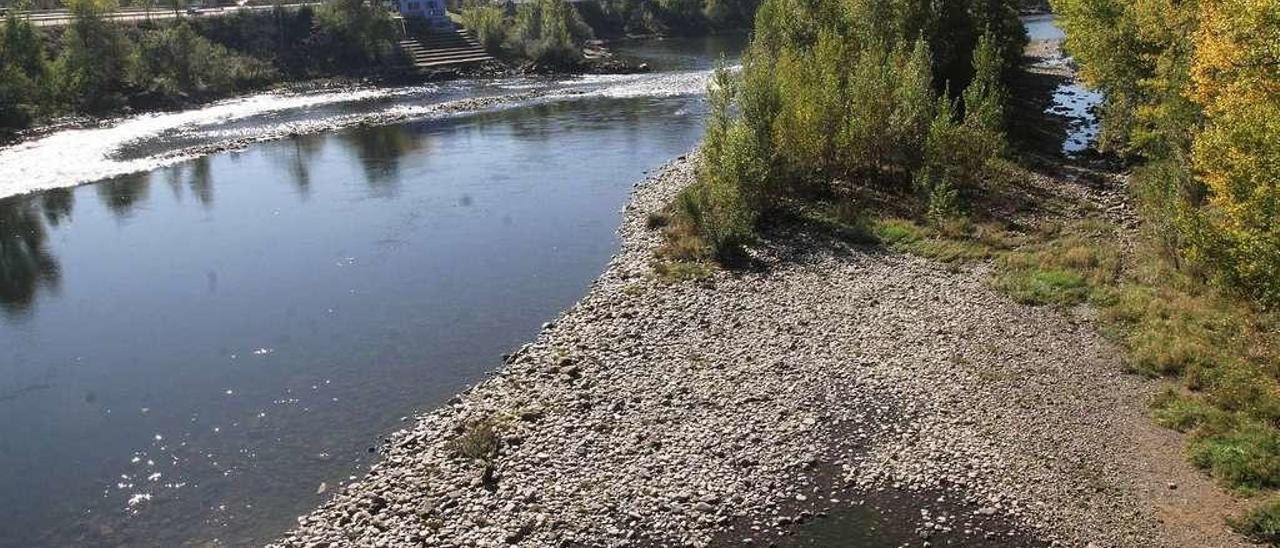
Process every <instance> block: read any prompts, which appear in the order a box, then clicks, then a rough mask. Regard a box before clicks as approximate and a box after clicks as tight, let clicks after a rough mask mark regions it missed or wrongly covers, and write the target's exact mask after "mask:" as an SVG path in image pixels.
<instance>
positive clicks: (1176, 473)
mask: <svg viewBox="0 0 1280 548" xmlns="http://www.w3.org/2000/svg"><path fill="white" fill-rule="evenodd" d="M1037 47H1041V48H1047V49H1045V51H1046V52H1048V53H1050V54H1053V55H1057V49H1056V45H1049V46H1045V45H1044V44H1038V45H1037ZM1033 51H1035V50H1033ZM1040 72H1041V73H1040V75H1039V77H1037V78H1038V79H1037V78H1032V79H1030V82H1031V85H1033V86H1042V87H1044V89H1043V90H1040V92H1037V93H1041V92H1043V93H1041V94H1046V93H1049V92H1050V91H1051V90H1052V89H1053V88H1054V86H1056V85H1057V83H1058V82H1060V81H1062V79H1065V78H1068V77H1069V74H1064V73H1063V71H1062V70H1061V67H1048V68H1043V70H1041V71H1040ZM1023 91H1026V90H1023ZM1033 91H1034V90H1033ZM1044 110H1045V107H1044V106H1043V105H1030V109H1029V111H1030V112H1044ZM1028 125H1031V124H1028ZM1036 125H1037V127H1039V126H1040V125H1043V124H1042V123H1039V122H1038V123H1037V124H1036ZM1032 133H1033V135H1032V136H1031V137H1032V138H1039V137H1036V136H1035V135H1034V132H1032ZM1056 146H1058V143H1050V148H1049V150H1055V149H1054V148H1053V147H1056ZM1059 162H1062V160H1052V159H1050V157H1046V159H1044V160H1042V163H1043V164H1044V165H1041V166H1039V167H1040V169H1039V172H1038V173H1037V174H1033V176H1032V177H1030V179H1029V180H1028V181H1025V183H1022V187H1021V188H1016V189H1011V190H1013V191H1014V192H1016V193H1021V194H1023V195H1025V196H1028V197H1034V199H1035V201H1036V204H1037V207H1036V208H1033V209H1032V210H1027V211H1023V210H1021V209H1018V210H1017V211H1015V212H1014V213H1012V214H1013V215H1015V216H1022V217H1025V218H1019V219H1017V222H1018V224H1020V225H1022V226H1035V225H1036V224H1037V223H1039V222H1044V221H1054V220H1059V219H1069V218H1072V217H1073V216H1078V215H1079V214H1080V212H1082V211H1107V212H1115V215H1116V219H1115V221H1116V222H1117V223H1120V224H1122V225H1127V224H1128V223H1127V220H1128V217H1129V216H1128V215H1127V214H1125V211H1126V209H1127V208H1126V206H1125V205H1124V202H1125V199H1124V192H1123V190H1122V189H1121V187H1120V185H1121V184H1122V183H1123V181H1122V179H1121V178H1118V177H1109V176H1085V174H1086V172H1087V171H1088V169H1087V168H1086V167H1085V166H1083V165H1081V164H1074V165H1067V164H1061V165H1056V166H1055V165H1054V164H1055V163H1059ZM694 164H695V159H692V158H681V159H679V160H677V161H675V162H673V163H671V164H670V165H668V166H667V167H666V168H664V169H663V170H661V172H660V173H658V174H656V175H654V176H653V177H651V178H650V179H648V180H646V181H644V182H642V183H641V184H639V185H637V187H636V189H635V192H634V194H633V198H632V200H631V203H630V204H629V206H628V207H627V209H626V212H625V215H624V220H623V224H622V227H621V229H620V234H621V241H622V245H621V250H620V252H619V253H618V254H617V255H616V256H615V258H614V259H613V260H612V262H611V263H610V264H609V266H608V268H607V269H606V271H605V272H604V273H603V274H602V275H601V276H600V278H599V279H598V280H597V281H596V283H595V284H594V285H593V286H592V288H591V290H590V291H589V293H588V294H587V295H586V296H585V297H584V298H583V299H582V300H581V301H580V302H579V303H578V304H576V305H575V306H573V307H572V308H570V309H569V310H567V311H566V312H565V313H564V314H563V315H562V316H561V317H560V318H559V319H557V320H556V321H555V322H554V323H552V324H548V325H547V326H546V328H545V329H544V330H543V331H542V333H541V334H539V336H538V337H537V338H536V339H535V340H534V341H533V342H532V343H530V344H528V345H526V346H525V347H523V348H521V349H520V350H519V351H518V352H516V353H514V354H513V355H512V356H509V357H508V358H507V360H506V363H505V364H504V366H503V367H502V368H501V369H500V370H499V371H498V372H497V373H496V374H495V375H494V376H493V377H492V378H491V379H490V380H488V381H485V382H483V383H480V384H479V385H477V386H476V387H474V388H473V389H471V390H470V391H468V392H466V393H464V394H462V395H460V396H458V397H457V398H455V399H454V400H453V401H451V402H450V403H449V405H447V406H446V407H444V408H442V409H439V410H437V411H435V412H432V413H430V414H427V415H425V416H422V417H420V418H419V419H418V420H417V422H416V424H415V425H414V426H413V427H412V428H408V429H405V430H402V431H400V432H397V433H396V434H395V435H393V436H392V437H391V438H390V440H389V442H388V444H387V445H386V446H385V448H384V453H385V458H384V460H383V462H382V463H381V464H379V465H377V466H375V467H374V468H373V469H372V470H371V471H370V473H369V474H368V475H367V476H366V477H365V478H363V479H360V480H359V481H358V482H355V483H351V484H348V485H344V486H341V488H340V489H339V490H338V493H337V494H336V495H335V496H334V498H333V499H332V500H331V501H330V502H328V503H327V504H325V505H324V506H323V507H321V508H319V509H318V510H316V511H315V512H313V513H312V514H310V515H307V516H303V517H301V518H299V521H298V526H297V528H296V529H294V530H293V531H291V532H289V533H288V534H286V535H285V536H283V537H282V538H281V539H280V540H279V541H278V542H277V545H278V546H282V547H295V546H297V547H301V546H415V545H428V546H486V545H501V544H517V545H522V546H566V545H567V546H676V545H679V546H687V545H692V546H707V545H723V546H727V545H742V544H764V545H770V544H779V545H819V546H822V545H830V544H831V543H833V542H835V543H839V545H845V544H844V543H847V542H850V541H851V539H854V540H857V539H863V540H862V541H864V542H866V543H867V545H894V546H900V545H914V546H929V545H953V546H1043V545H1052V546H1081V547H1091V548H1101V547H1117V548H1118V547H1126V548H1127V547H1148V546H1150V547H1166V546H1167V547H1181V546H1205V547H1211V546H1212V547H1227V546H1243V545H1245V543H1244V541H1243V540H1241V539H1240V538H1238V537H1237V536H1235V535H1234V534H1232V533H1230V532H1229V531H1228V530H1227V528H1226V527H1225V526H1224V523H1223V518H1222V516H1224V515H1228V514H1230V513H1231V512H1233V511H1236V510H1238V507H1239V505H1238V501H1235V500H1234V499H1232V498H1231V497H1230V496H1228V495H1226V494H1224V493H1223V492H1222V491H1221V490H1220V489H1218V488H1217V487H1215V486H1214V485H1213V484H1212V482H1211V481H1210V480H1209V479H1207V478H1206V477H1205V476H1204V475H1203V474H1200V473H1199V472H1198V471H1196V470H1194V469H1193V468H1191V466H1190V465H1188V464H1187V463H1186V462H1185V461H1184V460H1183V459H1182V457H1181V455H1180V448H1181V446H1182V441H1183V440H1182V439H1181V437H1180V435H1179V434H1177V433H1175V432H1171V431H1168V430H1164V429H1161V428H1159V427H1158V426H1156V425H1154V424H1153V423H1152V421H1151V420H1150V419H1149V417H1148V416H1147V410H1146V402H1147V400H1148V398H1149V397H1150V395H1151V394H1152V393H1154V392H1155V390H1156V389H1157V384H1156V383H1155V382H1152V381H1148V380H1145V379H1142V378H1139V377H1136V376H1133V375H1129V374H1127V373H1125V369H1124V365H1123V364H1122V363H1121V356H1122V353H1121V351H1120V349H1118V348H1116V347H1114V346H1113V345H1112V344H1111V343H1110V342H1109V341H1108V340H1106V339H1105V338H1104V337H1102V336H1101V335H1100V334H1099V333H1098V331H1097V328H1096V326H1095V324H1094V322H1093V321H1092V312H1091V310H1090V309H1088V308H1087V307H1080V308H1077V309H1071V310H1060V309H1052V308H1037V307H1030V306H1024V305H1020V304H1016V303H1015V302H1013V301H1012V300H1011V299H1010V298H1009V297H1007V296H1006V295H1003V294H1001V293H999V292H997V291H996V290H994V289H992V288H991V287H990V285H989V283H988V269H989V267H988V266H986V265H977V266H971V267H962V268H954V267H948V266H945V265H941V264H938V263H935V262H931V261H929V260H926V259H922V258H918V257H912V256H907V255H902V254H896V253H891V252H888V251H886V250H884V249H882V248H878V247H868V246H858V245H852V244H849V243H847V242H843V241H838V240H835V239H832V238H830V237H827V236H824V235H820V234H816V233H813V232H811V231H806V230H804V229H803V228H800V227H796V226H781V227H775V228H773V229H770V230H768V231H766V232H765V234H764V235H763V238H762V241H761V242H760V243H759V245H758V246H755V247H754V248H753V250H752V255H753V257H752V259H753V261H752V262H753V263H754V265H755V267H754V268H752V269H750V270H746V271H732V272H731V271H719V272H716V273H715V274H714V275H713V276H711V277H710V278H709V279H707V280H704V281H701V282H691V283H678V284H671V283H667V282H664V281H662V280H660V279H658V278H657V277H655V276H654V275H653V268H652V262H653V257H654V250H655V248H656V247H657V246H658V245H660V243H661V235H660V233H659V232H658V231H657V230H655V229H653V228H651V227H650V226H649V224H650V223H649V222H648V219H649V216H650V214H651V213H653V212H656V211H659V210H660V209H662V208H663V207H664V206H665V205H666V204H668V203H670V201H671V199H672V198H673V196H674V195H675V194H676V193H677V192H678V191H679V190H680V189H682V188H684V187H685V186H686V185H688V184H690V183H691V182H692V181H693V179H694V172H695V167H694ZM851 513H852V515H856V516H862V517H858V518H856V519H852V522H850V520H848V519H845V518H843V517H842V516H846V517H847V516H849V515H851ZM867 515H871V516H873V517H872V518H866V517H865V516H867ZM815 531H823V533H821V534H817V533H815ZM866 539H870V540H866ZM824 542H825V543H826V544H824Z"/></svg>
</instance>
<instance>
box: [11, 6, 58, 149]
mask: <svg viewBox="0 0 1280 548" xmlns="http://www.w3.org/2000/svg"><path fill="white" fill-rule="evenodd" d="M47 89H48V68H47V67H46V65H45V58H44V51H43V47H42V46H41V44H40V38H39V36H38V35H37V34H36V32H35V27H34V26H33V25H32V24H31V22H30V21H27V20H25V19H22V18H20V17H18V15H17V13H16V12H13V11H11V12H9V13H8V14H7V15H6V17H5V21H4V28H3V34H2V35H0V131H6V130H12V129H18V128H22V127H25V126H27V125H28V124H30V123H31V121H32V120H33V119H34V118H35V117H36V116H38V115H39V113H40V112H41V111H42V110H44V109H45V104H44V103H45V102H46V101H47V97H48V92H47Z"/></svg>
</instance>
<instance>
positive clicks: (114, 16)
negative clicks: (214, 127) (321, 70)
mask: <svg viewBox="0 0 1280 548" xmlns="http://www.w3.org/2000/svg"><path fill="white" fill-rule="evenodd" d="M320 4H321V2H294V3H289V4H281V5H282V6H284V7H285V8H299V7H302V6H317V5H320ZM274 7H275V6H274V5H271V4H267V5H253V6H224V7H220V8H198V9H195V10H192V11H187V10H185V9H184V10H182V11H181V12H180V13H177V14H175V13H174V12H173V9H172V7H162V6H157V7H156V8H155V9H153V10H151V12H150V13H149V14H148V13H147V12H146V11H145V10H138V9H128V10H120V11H115V12H112V13H110V14H108V15H107V16H106V17H107V19H110V20H112V21H145V20H146V19H148V18H150V19H152V20H161V19H174V18H176V17H217V16H223V15H231V14H233V13H237V12H241V11H259V10H269V9H272V8H274ZM26 17H27V18H28V19H30V20H31V23H32V24H34V25H36V26H38V27H56V26H61V25H66V24H68V23H70V22H71V20H72V16H71V13H70V12H68V11H67V10H49V11H36V12H28V13H27V14H26Z"/></svg>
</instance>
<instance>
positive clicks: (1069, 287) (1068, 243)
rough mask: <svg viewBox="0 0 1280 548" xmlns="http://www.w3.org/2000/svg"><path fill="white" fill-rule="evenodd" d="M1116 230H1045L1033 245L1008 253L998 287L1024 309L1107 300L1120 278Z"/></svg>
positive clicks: (1086, 226)
mask: <svg viewBox="0 0 1280 548" xmlns="http://www.w3.org/2000/svg"><path fill="white" fill-rule="evenodd" d="M1113 234H1114V228H1112V227H1110V226H1108V225H1105V224H1100V223H1093V222H1085V223H1081V224H1079V225H1077V226H1072V227H1062V226H1061V225H1055V224H1048V223H1046V225H1045V226H1042V227H1040V228H1039V229H1038V230H1037V234H1036V236H1035V239H1034V240H1033V241H1030V242H1028V243H1026V244H1025V245H1023V246H1022V247H1020V248H1019V249H1017V250H1014V251H1010V252H1007V253H1002V254H1001V255H1000V256H999V259H998V260H997V261H996V271H995V276H994V278H993V279H992V285H993V286H994V287H996V288H997V289H1000V290H1002V291H1005V292H1006V293H1008V294H1009V295H1011V296H1012V297H1013V298H1014V299H1015V300H1017V301H1018V302H1021V303H1024V304H1036V305H1058V306H1071V305H1076V304H1080V303H1083V302H1086V301H1089V300H1091V299H1093V300H1101V299H1103V298H1105V297H1106V296H1108V295H1109V290H1110V288H1112V287H1114V286H1115V285H1116V282H1117V280H1118V279H1119V277H1120V252H1119V250H1117V249H1116V248H1115V247H1114V246H1113V245H1112V244H1111V242H1112V241H1113V238H1112V237H1111V236H1112V235H1113Z"/></svg>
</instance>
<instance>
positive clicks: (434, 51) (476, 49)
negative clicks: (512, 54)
mask: <svg viewBox="0 0 1280 548" xmlns="http://www.w3.org/2000/svg"><path fill="white" fill-rule="evenodd" d="M399 47H400V51H401V52H403V53H404V56H405V59H407V60H408V62H409V65H410V66H412V67H414V68H415V69H419V70H421V69H437V68H442V67H448V66H451V65H465V64H471V63H480V62H484V61H490V60H493V56H492V55H489V53H488V52H487V51H485V50H484V48H483V47H481V46H480V44H479V43H477V42H476V41H475V39H474V38H472V37H471V33H469V32H467V31H465V30H459V31H454V32H440V33H429V34H423V35H420V36H415V37H413V38H407V39H404V40H401V41H400V43H399Z"/></svg>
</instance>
